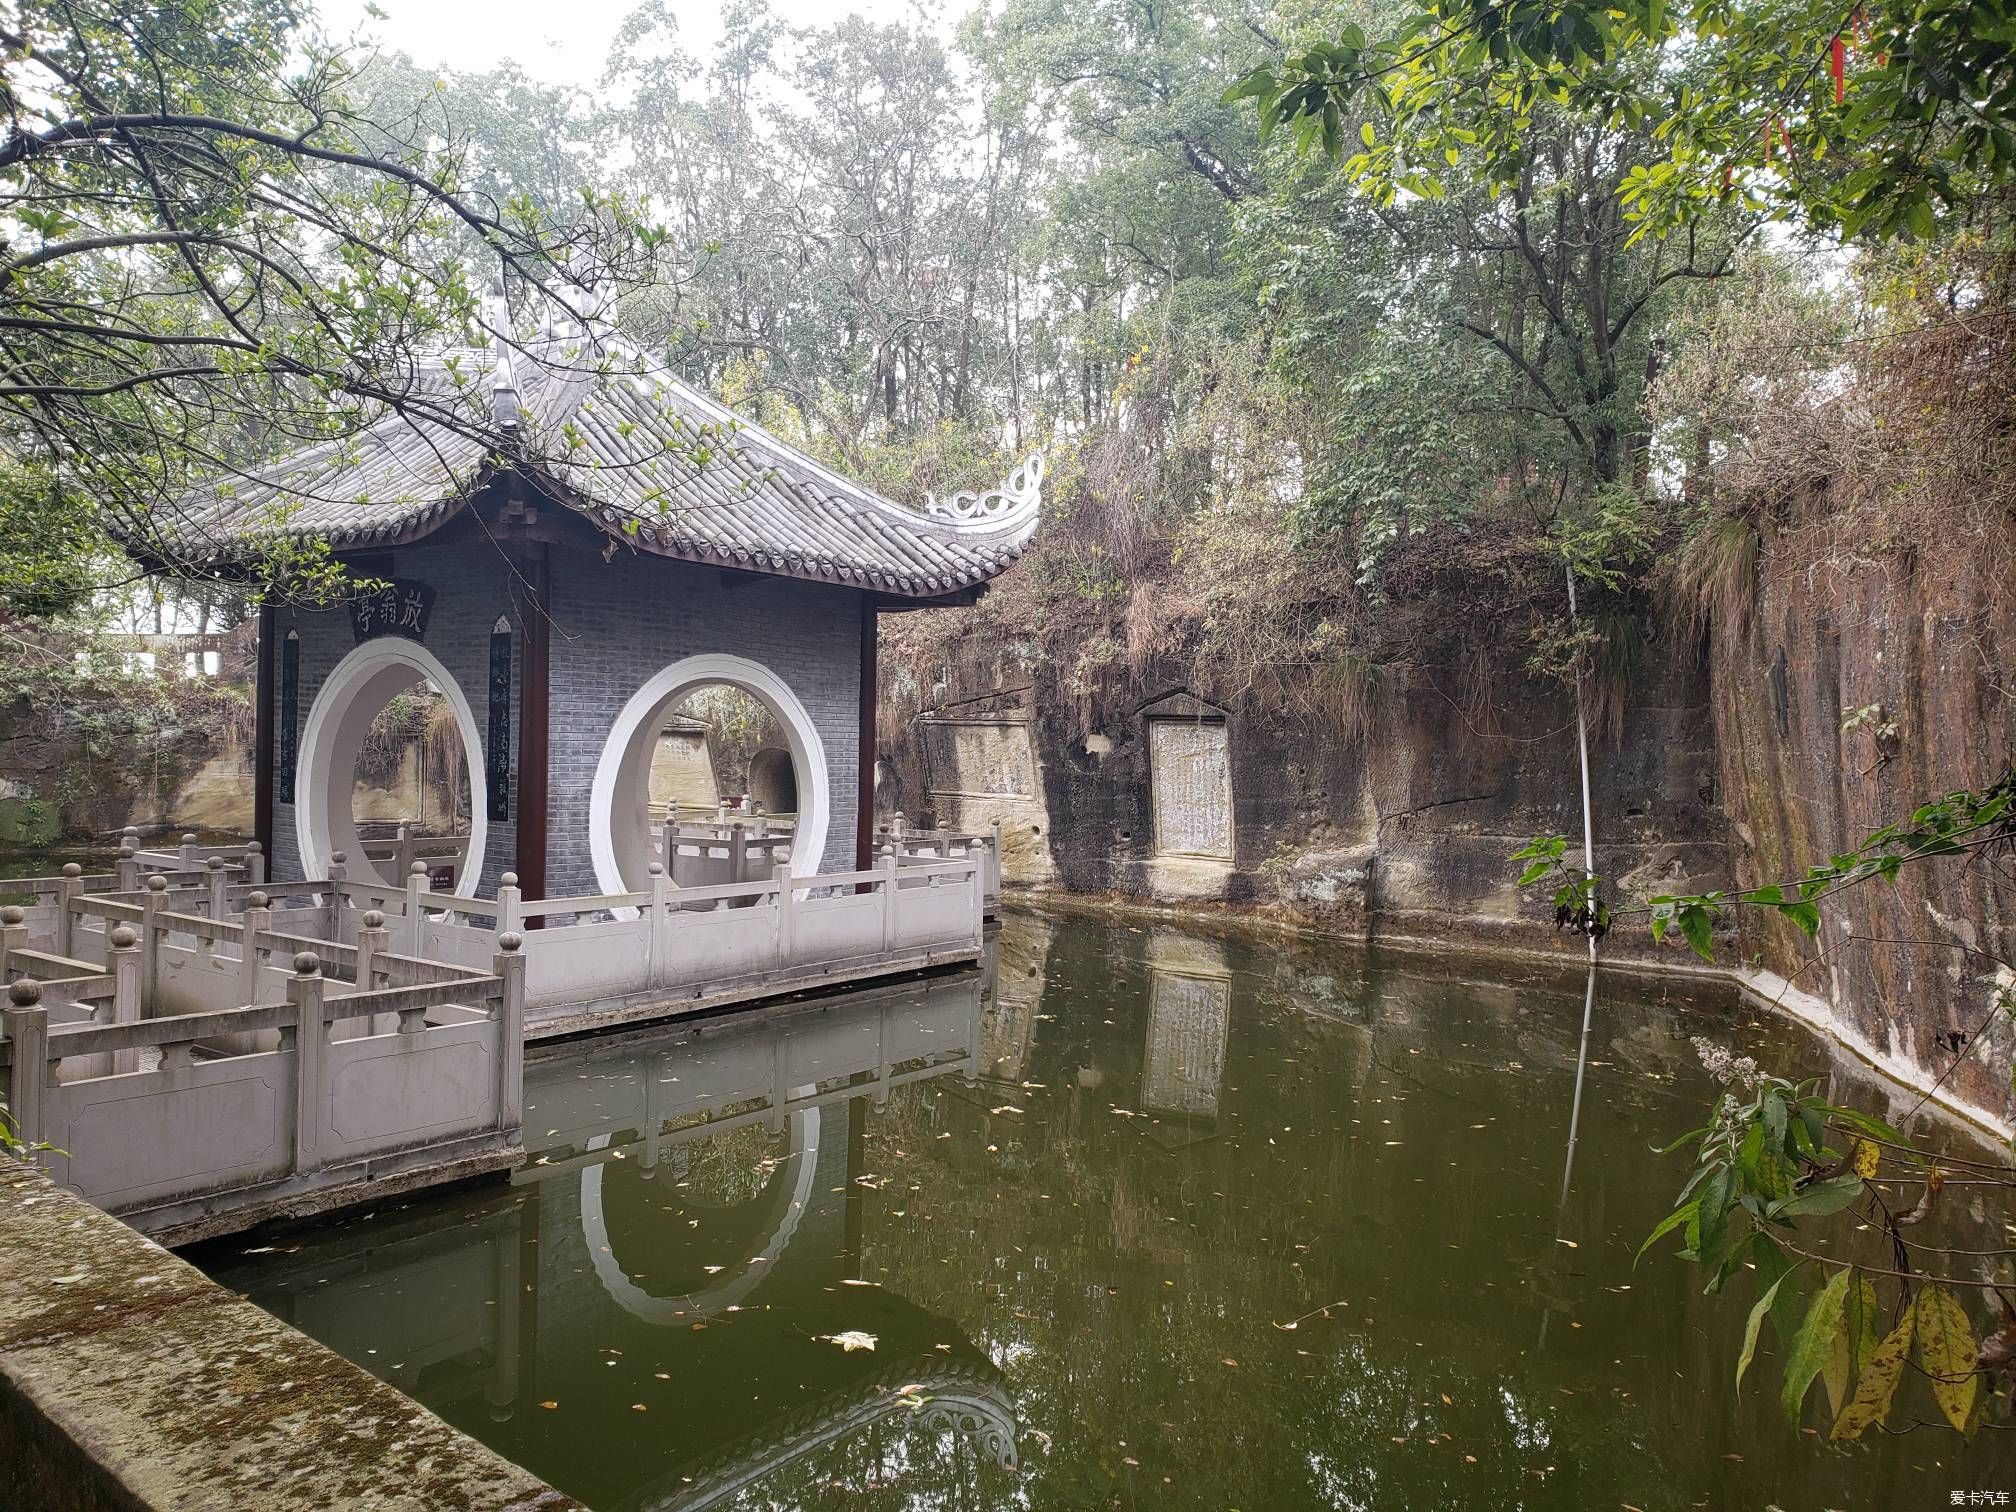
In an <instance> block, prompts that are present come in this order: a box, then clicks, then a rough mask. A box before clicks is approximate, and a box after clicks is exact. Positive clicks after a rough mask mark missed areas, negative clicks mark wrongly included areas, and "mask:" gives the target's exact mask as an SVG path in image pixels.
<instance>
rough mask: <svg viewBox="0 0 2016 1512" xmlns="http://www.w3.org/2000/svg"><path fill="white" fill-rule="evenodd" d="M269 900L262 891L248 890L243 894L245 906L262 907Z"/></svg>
mask: <svg viewBox="0 0 2016 1512" xmlns="http://www.w3.org/2000/svg"><path fill="white" fill-rule="evenodd" d="M269 901H270V900H269V899H268V898H267V896H266V894H264V893H263V892H249V893H247V894H245V906H246V907H247V908H264V907H266V905H267V903H268V902H269Z"/></svg>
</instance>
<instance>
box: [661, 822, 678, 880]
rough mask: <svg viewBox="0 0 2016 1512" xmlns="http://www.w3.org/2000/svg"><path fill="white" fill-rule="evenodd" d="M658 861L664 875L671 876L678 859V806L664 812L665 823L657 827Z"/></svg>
mask: <svg viewBox="0 0 2016 1512" xmlns="http://www.w3.org/2000/svg"><path fill="white" fill-rule="evenodd" d="M659 835H660V837H661V838H660V840H659V847H660V849H659V853H658V859H659V860H660V861H661V862H663V863H664V866H665V875H666V876H668V877H669V876H671V875H672V868H673V866H674V865H675V864H676V863H677V861H678V859H679V806H678V805H677V804H674V805H673V806H672V807H671V808H669V809H667V810H666V811H665V823H664V824H663V825H661V826H660V827H659Z"/></svg>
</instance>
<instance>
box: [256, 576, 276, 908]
mask: <svg viewBox="0 0 2016 1512" xmlns="http://www.w3.org/2000/svg"><path fill="white" fill-rule="evenodd" d="M275 619H276V616H275V615H274V613H273V606H272V605H271V604H262V605H260V606H259V654H258V659H257V661H256V663H255V665H256V667H257V668H258V671H257V673H256V675H255V676H254V678H253V699H254V703H253V706H252V838H253V839H254V840H257V841H258V842H259V849H260V851H261V852H262V853H263V854H264V855H265V857H266V875H267V876H268V877H271V876H272V875H273V729H274V718H275V715H274V710H273V700H274V699H275V698H276V697H277V696H278V690H277V689H276V688H275V687H274V678H273V652H274V645H273V637H274V635H275V634H276V633H277V632H276V630H275V628H274V621H275Z"/></svg>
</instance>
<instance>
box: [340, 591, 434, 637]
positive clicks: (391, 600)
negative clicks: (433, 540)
mask: <svg viewBox="0 0 2016 1512" xmlns="http://www.w3.org/2000/svg"><path fill="white" fill-rule="evenodd" d="M433 612H434V589H433V587H432V586H431V585H430V584H427V583H415V582H409V581H407V580H406V579H403V578H395V579H393V580H392V581H390V582H382V581H381V586H379V587H377V588H373V589H371V590H369V591H367V592H363V593H359V594H356V595H355V596H353V597H352V598H351V600H350V629H351V630H352V631H353V632H354V633H355V635H356V637H357V639H358V640H359V641H367V640H370V639H371V638H372V637H373V636H377V635H403V636H405V637H406V639H408V640H414V641H419V640H425V639H426V638H427V620H428V617H429V616H430V615H432V614H433Z"/></svg>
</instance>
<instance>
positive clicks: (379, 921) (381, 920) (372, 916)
mask: <svg viewBox="0 0 2016 1512" xmlns="http://www.w3.org/2000/svg"><path fill="white" fill-rule="evenodd" d="M364 927H365V928H366V929H383V928H384V927H385V915H383V914H382V913H380V912H378V910H377V909H375V908H368V909H366V910H365V911H364Z"/></svg>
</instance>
